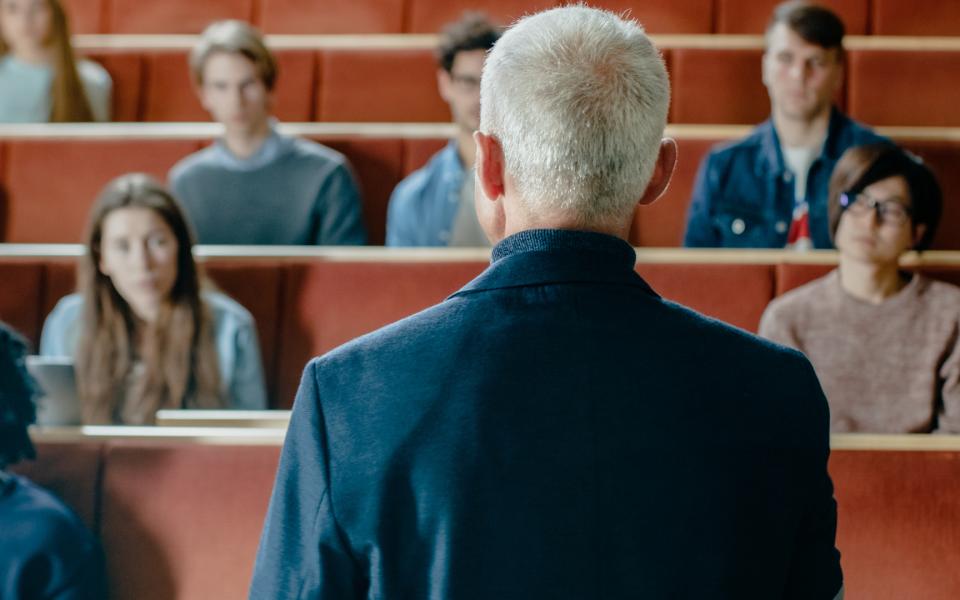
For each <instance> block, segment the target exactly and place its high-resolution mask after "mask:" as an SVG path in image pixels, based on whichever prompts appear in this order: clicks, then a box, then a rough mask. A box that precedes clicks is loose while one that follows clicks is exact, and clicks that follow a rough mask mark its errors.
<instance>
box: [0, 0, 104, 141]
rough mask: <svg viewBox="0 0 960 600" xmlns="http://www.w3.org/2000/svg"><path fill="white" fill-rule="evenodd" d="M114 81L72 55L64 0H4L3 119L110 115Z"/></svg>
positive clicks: (0, 24) (0, 40) (0, 23)
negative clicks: (62, 0)
mask: <svg viewBox="0 0 960 600" xmlns="http://www.w3.org/2000/svg"><path fill="white" fill-rule="evenodd" d="M112 86H113V82H112V81H111V80H110V75H108V74H107V72H106V71H105V70H104V69H103V67H101V66H100V65H98V64H96V63H94V62H91V61H89V60H76V59H75V58H74V55H73V48H71V47H70V31H69V28H68V27H67V16H66V14H65V13H64V11H63V6H62V5H61V4H60V0H0V123H38V122H46V121H51V122H65V121H109V120H110V101H111V89H112Z"/></svg>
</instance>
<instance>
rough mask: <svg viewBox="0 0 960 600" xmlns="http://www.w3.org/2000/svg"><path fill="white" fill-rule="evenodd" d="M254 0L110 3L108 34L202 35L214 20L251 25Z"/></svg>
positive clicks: (124, 0) (125, 0)
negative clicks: (237, 20)
mask: <svg viewBox="0 0 960 600" xmlns="http://www.w3.org/2000/svg"><path fill="white" fill-rule="evenodd" d="M254 4H255V0H202V1H197V0H148V1H144V0H109V2H106V3H105V5H104V8H105V19H104V21H105V23H106V31H107V32H108V33H124V34H140V33H156V34H160V33H200V32H201V31H203V29H204V28H205V27H206V26H207V25H209V24H210V23H211V22H212V21H218V20H221V19H239V20H241V21H248V22H252V21H253V17H254Z"/></svg>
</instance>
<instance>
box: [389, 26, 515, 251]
mask: <svg viewBox="0 0 960 600" xmlns="http://www.w3.org/2000/svg"><path fill="white" fill-rule="evenodd" d="M499 37H500V29H499V28H498V27H496V26H495V25H493V24H492V23H490V22H489V21H487V20H486V18H484V17H483V16H482V15H480V14H478V13H466V14H465V15H464V16H463V18H462V19H461V20H460V21H457V22H455V23H451V24H450V25H448V26H447V27H446V28H444V30H443V33H441V35H440V46H439V47H438V48H437V51H436V53H437V62H438V63H439V64H440V68H439V69H437V86H438V87H439V89H440V95H441V96H442V97H443V99H444V100H446V102H447V104H449V105H450V113H451V115H453V122H454V124H456V126H457V133H456V137H455V138H454V139H452V140H450V143H449V144H447V146H446V147H445V148H444V149H443V150H441V151H439V152H437V153H436V154H434V155H433V157H432V158H431V159H430V162H428V163H427V164H426V165H425V166H424V167H422V168H420V169H419V170H418V171H416V172H414V173H411V174H410V175H409V176H408V177H407V178H406V179H404V180H403V181H401V182H400V184H399V185H398V186H397V188H396V189H395V190H394V191H393V194H392V195H391V197H390V204H389V207H388V209H387V245H388V246H489V245H490V241H489V240H488V239H487V236H486V235H484V233H483V230H482V229H481V228H480V223H479V222H478V221H477V214H476V211H475V210H474V206H473V188H474V184H473V160H474V154H475V153H476V147H475V145H474V143H473V132H474V131H476V129H477V128H478V127H479V126H480V73H481V71H482V70H483V59H484V57H485V56H486V53H487V50H489V49H490V48H492V47H493V44H494V43H495V42H496V41H497V39H498V38H499Z"/></svg>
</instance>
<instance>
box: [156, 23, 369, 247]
mask: <svg viewBox="0 0 960 600" xmlns="http://www.w3.org/2000/svg"><path fill="white" fill-rule="evenodd" d="M190 69H191V72H192V74H193V79H194V82H195V84H196V86H197V93H198V95H199V96H200V101H201V102H202V104H203V106H204V108H206V109H207V111H209V112H210V115H211V116H212V117H213V118H214V120H216V121H218V122H219V123H220V124H222V125H223V136H222V137H221V138H220V139H218V140H217V141H216V142H214V143H213V144H212V145H211V146H209V147H207V148H205V149H203V150H201V151H200V152H197V153H196V154H192V155H191V156H188V157H187V158H185V159H183V160H181V161H180V162H179V163H177V164H176V165H175V166H174V167H173V169H172V170H171V171H170V185H171V187H172V189H173V192H174V194H175V195H176V197H177V198H178V199H179V200H180V202H181V203H182V204H183V206H184V208H185V209H186V212H187V214H188V216H189V218H190V220H191V222H192V223H193V226H194V228H195V230H196V234H197V238H198V241H199V243H201V244H284V245H303V244H322V245H335V244H346V245H361V244H363V243H364V242H365V239H366V235H365V233H364V228H363V222H362V220H361V205H360V194H359V192H358V190H357V184H356V182H355V181H354V177H353V174H352V172H351V170H350V166H349V164H348V163H347V160H346V158H345V157H344V156H343V155H342V154H340V153H339V152H336V151H334V150H331V149H330V148H327V147H326V146H321V145H320V144H317V143H315V142H311V141H308V140H303V139H299V138H293V137H289V136H285V135H283V134H281V133H280V132H278V131H277V128H276V124H275V122H274V121H273V119H272V118H271V116H270V111H271V108H272V105H273V91H274V86H275V84H276V80H277V75H278V72H277V63H276V60H275V59H274V57H273V55H272V54H271V53H270V50H269V49H268V48H267V47H266V45H265V44H264V42H263V39H262V38H261V36H260V34H259V33H258V32H257V31H256V30H255V29H254V28H253V27H251V26H250V25H248V24H247V23H244V22H242V21H219V22H216V23H213V24H212V25H210V26H209V27H207V29H206V30H205V31H204V32H203V35H202V36H201V38H200V42H199V43H198V44H197V46H196V47H195V48H194V49H193V51H192V52H191V53H190Z"/></svg>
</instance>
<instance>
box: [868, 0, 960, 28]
mask: <svg viewBox="0 0 960 600" xmlns="http://www.w3.org/2000/svg"><path fill="white" fill-rule="evenodd" d="M871 8H872V14H871V18H870V32H871V33H872V34H874V35H935V36H960V2H957V0H922V1H920V2H918V1H917V0H871Z"/></svg>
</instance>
